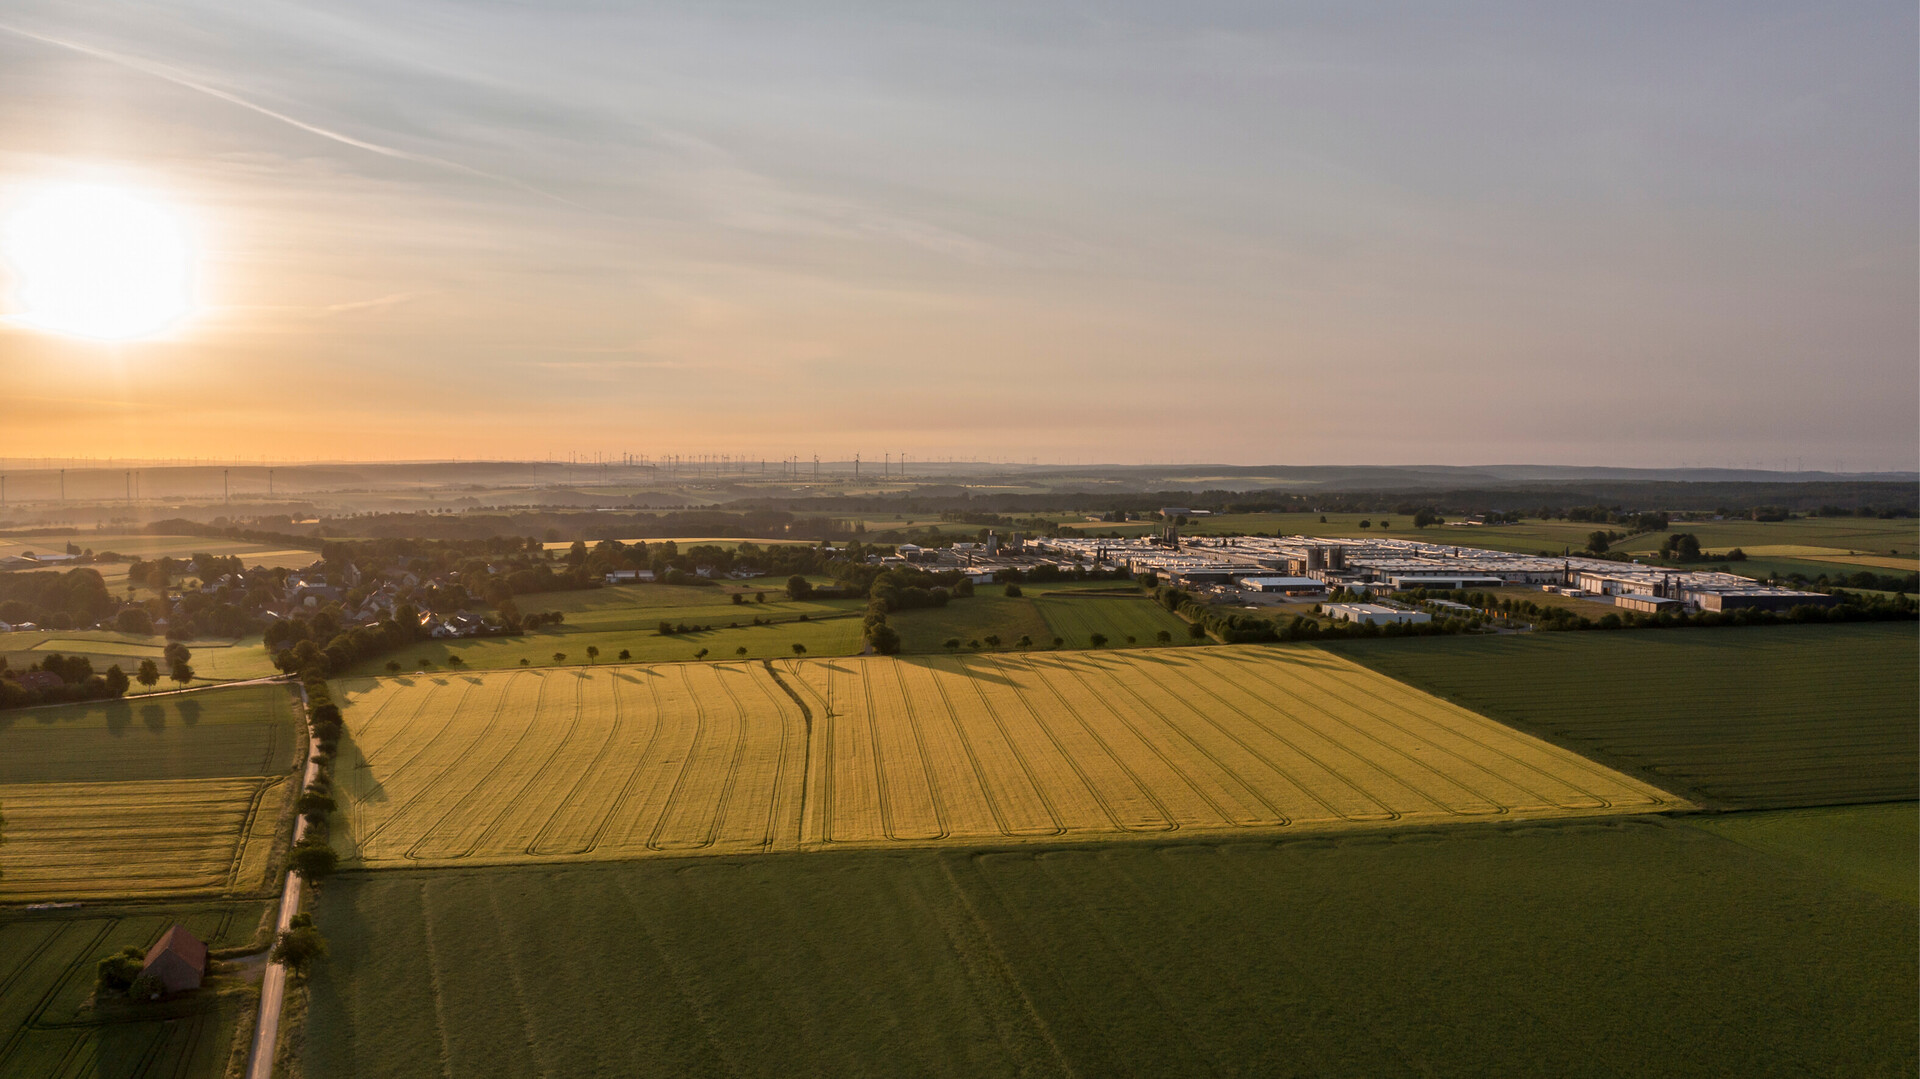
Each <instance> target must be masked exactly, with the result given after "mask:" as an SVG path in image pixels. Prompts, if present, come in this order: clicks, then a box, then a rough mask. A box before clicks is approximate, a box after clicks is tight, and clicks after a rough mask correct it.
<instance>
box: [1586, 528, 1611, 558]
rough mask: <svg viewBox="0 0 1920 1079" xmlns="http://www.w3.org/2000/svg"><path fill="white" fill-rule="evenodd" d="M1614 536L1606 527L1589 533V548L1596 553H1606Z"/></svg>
mask: <svg viewBox="0 0 1920 1079" xmlns="http://www.w3.org/2000/svg"><path fill="white" fill-rule="evenodd" d="M1611 539H1612V537H1611V536H1610V535H1609V534H1608V533H1607V530H1606V529H1604V528H1601V529H1595V530H1594V531H1592V532H1589V533H1587V550H1589V551H1592V552H1593V553H1594V554H1605V553H1606V551H1607V547H1608V545H1609V543H1610V541H1611Z"/></svg>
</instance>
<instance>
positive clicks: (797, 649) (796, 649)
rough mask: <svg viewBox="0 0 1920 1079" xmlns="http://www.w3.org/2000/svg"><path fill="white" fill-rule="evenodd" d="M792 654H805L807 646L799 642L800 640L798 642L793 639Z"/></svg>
mask: <svg viewBox="0 0 1920 1079" xmlns="http://www.w3.org/2000/svg"><path fill="white" fill-rule="evenodd" d="M793 654H794V655H796V656H804V655H806V654H807V646H806V645H804V644H801V643H800V642H798V641H795V642H794V643H793Z"/></svg>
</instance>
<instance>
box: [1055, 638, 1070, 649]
mask: <svg viewBox="0 0 1920 1079" xmlns="http://www.w3.org/2000/svg"><path fill="white" fill-rule="evenodd" d="M1066 644H1067V639H1066V638H1065V637H1055V638H1054V639H1053V646H1054V647H1055V648H1064V647H1066Z"/></svg>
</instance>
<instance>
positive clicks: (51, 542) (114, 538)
mask: <svg viewBox="0 0 1920 1079" xmlns="http://www.w3.org/2000/svg"><path fill="white" fill-rule="evenodd" d="M68 543H72V544H73V545H74V546H76V547H79V548H80V549H81V550H83V551H93V552H95V553H96V554H104V553H106V552H108V551H113V552H115V553H118V554H123V555H128V556H131V557H134V558H146V559H153V558H163V557H164V558H191V557H193V556H194V555H196V554H211V555H221V556H223V557H225V556H229V555H238V556H240V558H241V560H242V561H244V562H245V563H246V564H247V565H248V566H255V565H262V566H268V567H274V566H288V567H292V568H299V567H301V566H310V565H312V564H313V563H315V562H318V561H319V560H320V552H319V551H317V550H292V549H288V548H286V547H279V546H274V545H270V544H260V543H248V542H247V541H245V540H230V539H213V538H208V537H203V536H162V535H151V534H148V533H145V532H96V531H93V530H91V529H75V530H73V531H71V532H63V533H60V534H58V535H50V536H23V535H18V534H11V533H7V534H0V558H4V557H7V556H9V555H18V554H22V553H25V552H27V551H33V552H36V553H38V554H60V553H61V552H63V551H65V550H66V549H67V544H68ZM94 568H96V569H99V570H101V571H102V572H105V570H106V568H107V567H105V566H96V567H94Z"/></svg>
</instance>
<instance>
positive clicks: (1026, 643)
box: [1013, 633, 1033, 648]
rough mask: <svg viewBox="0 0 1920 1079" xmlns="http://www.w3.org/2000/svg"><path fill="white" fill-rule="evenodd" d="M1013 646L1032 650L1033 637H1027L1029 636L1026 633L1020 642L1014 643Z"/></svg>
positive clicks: (1022, 635)
mask: <svg viewBox="0 0 1920 1079" xmlns="http://www.w3.org/2000/svg"><path fill="white" fill-rule="evenodd" d="M1013 646H1014V647H1015V648H1032V647H1033V638H1032V637H1029V636H1027V635H1026V634H1024V633H1022V634H1021V635H1020V639H1019V640H1017V641H1015V642H1013Z"/></svg>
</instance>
